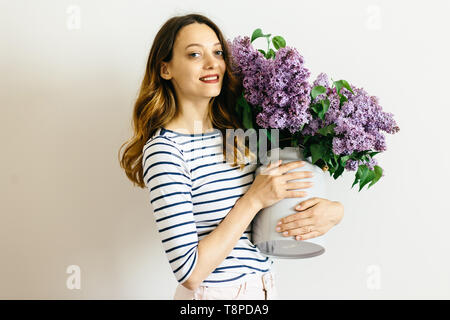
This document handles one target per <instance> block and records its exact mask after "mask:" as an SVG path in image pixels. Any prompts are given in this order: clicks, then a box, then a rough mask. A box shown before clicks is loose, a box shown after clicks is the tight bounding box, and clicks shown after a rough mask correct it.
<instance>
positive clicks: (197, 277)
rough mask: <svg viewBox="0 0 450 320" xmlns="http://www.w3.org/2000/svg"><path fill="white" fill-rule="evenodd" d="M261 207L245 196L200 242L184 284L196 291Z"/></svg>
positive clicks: (224, 257)
mask: <svg viewBox="0 0 450 320" xmlns="http://www.w3.org/2000/svg"><path fill="white" fill-rule="evenodd" d="M260 209H261V207H260V206H259V205H258V204H257V203H256V202H255V201H252V200H251V199H250V197H249V196H248V194H247V193H246V194H244V195H243V196H242V197H241V198H239V200H238V201H236V203H235V205H234V207H233V208H232V209H231V210H230V211H229V212H228V214H227V216H226V217H225V218H224V219H223V220H222V222H221V223H220V224H219V225H218V226H217V227H216V228H215V229H214V230H213V231H212V232H211V233H210V234H208V235H207V236H206V237H204V238H203V239H202V240H200V241H199V242H198V258H197V264H196V265H195V268H194V271H193V272H192V274H191V276H190V277H189V278H188V279H187V280H186V281H185V282H184V283H183V284H182V285H183V286H184V287H186V288H188V289H190V290H195V289H196V288H198V286H199V285H200V284H201V283H202V281H203V280H204V279H206V278H207V277H208V275H209V274H210V273H211V272H213V271H214V269H216V268H217V266H218V265H220V264H221V263H222V262H223V261H224V260H225V259H226V257H227V256H228V255H229V254H230V252H231V251H232V250H233V248H234V247H235V245H236V243H237V242H238V241H239V239H240V238H241V237H242V234H243V233H244V231H245V230H246V229H247V227H248V225H249V224H250V223H251V222H252V220H253V218H254V217H255V215H256V214H257V213H258V212H259V210H260Z"/></svg>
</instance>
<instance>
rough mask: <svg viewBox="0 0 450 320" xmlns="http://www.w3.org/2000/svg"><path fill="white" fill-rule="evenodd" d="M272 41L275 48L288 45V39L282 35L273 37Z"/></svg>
mask: <svg viewBox="0 0 450 320" xmlns="http://www.w3.org/2000/svg"><path fill="white" fill-rule="evenodd" d="M272 43H273V46H274V47H275V49H277V50H278V49H280V48H284V47H286V41H285V40H284V38H283V37H281V36H275V37H273V39H272Z"/></svg>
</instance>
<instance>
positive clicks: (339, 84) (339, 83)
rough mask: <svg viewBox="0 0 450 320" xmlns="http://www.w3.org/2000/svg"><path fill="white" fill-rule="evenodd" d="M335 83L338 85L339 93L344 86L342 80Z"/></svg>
mask: <svg viewBox="0 0 450 320" xmlns="http://www.w3.org/2000/svg"><path fill="white" fill-rule="evenodd" d="M333 84H334V86H335V87H336V91H337V94H339V91H341V89H342V88H343V87H344V84H343V83H342V80H339V81H334V82H333Z"/></svg>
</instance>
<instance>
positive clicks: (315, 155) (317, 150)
mask: <svg viewBox="0 0 450 320" xmlns="http://www.w3.org/2000/svg"><path fill="white" fill-rule="evenodd" d="M322 157H323V149H322V146H321V145H320V144H313V145H311V160H312V163H313V164H314V163H316V162H317V161H318V160H319V159H322Z"/></svg>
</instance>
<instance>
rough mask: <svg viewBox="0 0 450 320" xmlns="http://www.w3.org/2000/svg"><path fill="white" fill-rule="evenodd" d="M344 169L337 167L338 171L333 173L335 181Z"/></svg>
mask: <svg viewBox="0 0 450 320" xmlns="http://www.w3.org/2000/svg"><path fill="white" fill-rule="evenodd" d="M344 169H345V168H344V167H343V166H339V167H338V169H337V170H336V171H335V172H334V175H333V178H334V180H336V179H337V178H338V177H339V176H340V175H341V174H342V173H343V172H344Z"/></svg>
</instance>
